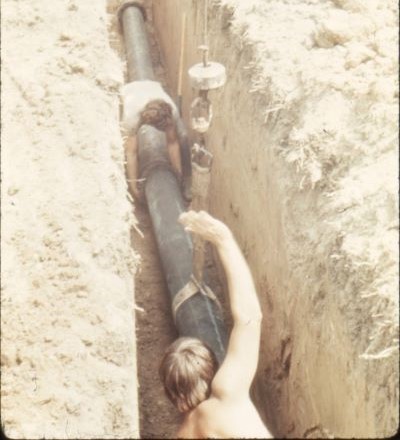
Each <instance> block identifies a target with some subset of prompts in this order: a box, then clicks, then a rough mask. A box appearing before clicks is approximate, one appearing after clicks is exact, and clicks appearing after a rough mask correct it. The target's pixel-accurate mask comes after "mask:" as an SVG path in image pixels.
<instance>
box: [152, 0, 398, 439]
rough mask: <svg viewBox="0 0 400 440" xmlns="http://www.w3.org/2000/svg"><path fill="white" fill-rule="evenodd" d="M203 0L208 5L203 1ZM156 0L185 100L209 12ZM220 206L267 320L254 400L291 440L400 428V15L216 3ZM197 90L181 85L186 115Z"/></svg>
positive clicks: (305, 3) (214, 135)
mask: <svg viewBox="0 0 400 440" xmlns="http://www.w3.org/2000/svg"><path fill="white" fill-rule="evenodd" d="M200 3H201V2H200ZM200 3H198V4H196V5H194V4H193V2H190V1H182V2H176V1H174V0H166V1H165V2H163V3H154V6H155V19H156V24H157V29H158V32H159V34H160V42H161V45H162V48H163V51H164V52H165V54H166V59H167V65H168V71H169V73H170V85H171V89H172V90H176V82H177V77H178V75H177V65H178V60H179V41H180V32H181V29H180V26H179V23H180V21H181V18H182V13H183V12H186V14H187V23H188V29H190V32H188V33H187V38H186V47H185V49H186V52H185V54H186V60H185V67H186V68H188V67H190V66H191V65H193V64H194V63H196V62H199V52H198V50H197V47H198V45H199V44H200V43H201V41H202V29H203V14H202V10H203V9H202V4H200ZM210 4H211V9H210V11H209V14H208V19H209V38H210V45H211V54H210V56H211V58H212V59H215V60H216V61H219V62H222V63H223V64H224V65H225V66H226V67H227V71H228V82H227V84H226V86H225V87H224V90H223V91H222V92H212V94H211V95H210V98H211V100H212V102H213V104H214V114H215V118H214V121H213V126H212V129H211V131H210V134H209V138H208V140H209V146H210V147H211V149H212V152H213V154H214V165H213V174H212V191H211V210H212V212H213V213H214V214H215V215H217V216H218V217H220V218H222V219H224V220H225V221H226V222H227V223H228V224H229V225H230V226H231V228H232V229H233V231H234V233H235V235H236V236H237V237H238V240H239V242H240V245H241V247H242V249H243V251H244V252H245V254H246V256H247V258H248V261H249V262H250V265H251V268H252V271H253V274H254V276H255V278H256V283H257V288H258V291H259V294H260V300H261V302H262V306H263V311H264V316H265V320H264V321H265V326H264V332H263V340H262V350H261V358H260V365H259V375H258V377H259V380H258V383H257V387H256V390H255V391H256V398H257V402H258V405H259V407H260V408H261V409H262V410H263V412H264V414H265V416H266V419H267V421H268V425H269V426H270V427H271V429H272V430H273V432H274V433H275V434H276V435H278V436H289V437H304V436H310V437H318V436H323V437H324V436H329V435H334V436H344V437H353V436H355V437H363V436H371V437H374V436H386V435H391V434H393V433H394V432H395V431H396V430H397V427H398V413H399V403H398V379H399V371H398V360H399V356H398V354H399V352H398V261H399V258H398V246H397V243H398V199H397V186H398V181H397V174H398V167H397V163H398V151H397V136H398V131H397V120H398V80H397V71H398V63H397V56H396V55H395V54H396V53H397V50H396V48H397V45H398V36H397V34H398V20H397V6H396V5H394V4H393V3H392V2H390V1H379V2H378V1H370V2H359V1H351V0H343V1H339V0H337V1H329V2H318V1H314V0H302V1H300V0H299V1H291V2H287V1H284V0H273V1H268V2H262V1H257V0H251V1H246V2H242V1H239V0H221V1H212V2H210ZM192 99H193V93H192V91H191V89H190V86H189V84H188V82H187V80H186V82H185V84H184V112H185V115H186V116H187V115H188V109H189V106H190V102H191V100H192Z"/></svg>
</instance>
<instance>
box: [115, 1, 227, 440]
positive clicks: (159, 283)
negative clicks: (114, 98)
mask: <svg viewBox="0 0 400 440" xmlns="http://www.w3.org/2000/svg"><path fill="white" fill-rule="evenodd" d="M115 3H116V2H113V1H112V0H111V1H109V3H108V8H107V12H108V13H109V14H110V15H111V16H110V20H111V22H110V28H109V40H110V45H111V47H112V48H113V49H114V50H115V51H116V52H117V53H118V55H119V57H120V58H121V60H122V61H123V62H125V50H124V42H123V36H122V34H121V32H120V30H119V26H118V22H117V19H116V14H117V10H118V4H115ZM117 3H120V2H117ZM149 3H150V4H149V5H147V7H146V13H147V21H146V28H147V32H148V33H147V35H148V38H149V43H150V48H151V56H152V61H153V69H154V72H155V75H156V80H157V81H159V82H160V83H161V84H162V85H163V87H164V88H165V90H166V91H167V92H168V93H169V92H170V90H169V88H168V84H167V73H166V72H165V70H164V67H163V64H162V56H161V53H160V50H159V46H158V44H157V40H156V36H155V30H154V28H153V19H152V10H151V2H149ZM124 76H125V82H126V81H127V72H126V71H125V72H124ZM171 96H173V95H172V94H171ZM134 213H135V217H136V219H137V221H138V228H139V230H140V232H141V234H140V233H139V232H137V231H136V230H134V229H132V231H131V245H132V247H133V248H134V250H135V252H137V253H138V254H139V255H140V259H141V261H140V267H139V270H138V272H137V274H136V276H135V292H134V295H135V304H136V307H137V309H136V346H137V374H138V384H139V385H138V387H139V388H138V397H139V424H140V437H141V438H174V437H175V435H176V432H177V430H178V427H179V424H180V421H181V416H180V414H179V413H178V411H177V410H176V408H175V407H174V406H173V405H172V403H171V402H170V401H169V400H168V399H167V398H166V396H165V394H164V390H163V387H162V384H161V381H160V379H159V375H158V368H159V364H160V361H161V358H162V356H163V353H164V351H165V349H166V348H167V347H168V345H169V344H170V343H172V342H173V341H174V340H175V339H176V338H177V337H178V334H177V332H176V329H175V327H174V324H173V321H172V316H171V312H170V307H171V306H170V301H169V292H168V290H167V286H166V282H165V278H164V275H163V272H162V269H161V262H160V259H159V256H158V250H157V245H156V241H155V237H154V234H153V230H152V224H151V218H150V215H149V212H148V210H147V207H146V205H145V204H144V203H143V204H142V203H135V207H134ZM204 272H205V275H204V276H205V281H206V283H207V284H208V285H209V286H210V287H211V288H212V290H213V291H214V293H215V294H216V295H217V296H218V298H219V299H220V302H221V304H222V306H223V308H224V309H225V306H226V302H225V295H224V294H223V287H222V285H221V282H220V280H219V277H218V269H217V266H216V264H215V262H214V257H213V254H212V250H211V248H210V247H209V246H207V247H206V260H205V270H204ZM225 315H226V314H225ZM225 320H226V319H225Z"/></svg>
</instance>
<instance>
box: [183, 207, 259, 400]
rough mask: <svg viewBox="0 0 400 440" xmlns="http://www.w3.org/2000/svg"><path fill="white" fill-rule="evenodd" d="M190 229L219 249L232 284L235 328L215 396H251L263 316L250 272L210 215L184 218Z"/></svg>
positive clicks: (228, 236) (224, 229) (229, 237)
mask: <svg viewBox="0 0 400 440" xmlns="http://www.w3.org/2000/svg"><path fill="white" fill-rule="evenodd" d="M180 220H181V222H182V223H183V224H184V225H185V227H186V229H187V230H189V231H191V232H194V233H196V234H199V235H200V236H202V237H203V238H204V239H206V240H209V241H211V242H212V243H213V244H214V245H215V246H216V248H217V250H218V253H219V256H220V258H221V261H222V264H223V266H224V269H225V272H226V277H227V281H228V289H229V299H230V304H231V311H232V317H233V329H232V333H231V336H230V339H229V344H228V349H227V354H226V357H225V359H224V361H223V363H222V365H221V367H220V368H219V370H218V372H217V374H216V375H215V377H214V380H213V383H212V394H213V395H214V396H215V397H217V398H220V399H240V398H242V397H244V396H248V393H249V389H250V385H251V383H252V381H253V378H254V375H255V373H256V369H257V364H258V352H259V347H260V333H261V320H262V313H261V308H260V305H259V302H258V298H257V294H256V290H255V287H254V282H253V278H252V276H251V273H250V269H249V267H248V266H247V263H246V261H245V259H244V257H243V255H242V253H241V251H240V249H239V246H238V245H237V243H236V241H235V239H234V237H233V235H232V233H231V232H230V230H229V229H228V227H227V226H226V225H225V224H223V223H222V222H220V221H218V220H216V219H214V218H213V217H211V216H210V215H209V214H207V213H206V212H204V211H202V212H199V213H196V212H193V211H190V212H188V213H184V214H182V215H181V217H180Z"/></svg>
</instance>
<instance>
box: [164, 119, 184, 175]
mask: <svg viewBox="0 0 400 440" xmlns="http://www.w3.org/2000/svg"><path fill="white" fill-rule="evenodd" d="M166 136H167V149H168V156H169V160H170V162H171V165H172V168H173V169H174V171H175V173H176V174H177V175H178V177H179V178H181V177H182V161H181V152H180V146H179V141H178V136H177V134H176V129H175V127H171V128H169V129H168V130H167V131H166Z"/></svg>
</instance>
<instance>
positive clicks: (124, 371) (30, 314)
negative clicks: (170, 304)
mask: <svg viewBox="0 0 400 440" xmlns="http://www.w3.org/2000/svg"><path fill="white" fill-rule="evenodd" d="M1 7H2V15H1V31H2V139H1V140H2V143H1V144H2V151H1V159H2V164H1V165H2V186H1V189H2V246H1V252H2V267H1V271H2V277H1V280H2V286H1V287H2V296H1V318H2V326H1V331H2V335H1V342H2V344H1V369H2V375H1V395H2V399H1V421H2V426H3V429H4V431H5V434H6V435H7V436H10V437H12V438H85V437H86V438H94V437H96V438H126V437H129V436H131V437H135V436H137V435H138V408H137V378H136V347H135V338H134V331H135V321H134V298H133V289H134V284H133V275H134V272H135V267H136V266H137V257H136V255H135V253H134V252H133V250H132V248H131V246H130V229H131V227H132V225H133V224H134V217H133V215H132V208H131V205H130V203H129V201H128V198H127V185H126V181H125V176H124V153H123V146H122V138H121V135H120V130H119V122H118V120H119V97H118V89H119V86H120V85H121V84H122V82H123V75H122V72H123V69H122V64H121V62H120V60H119V59H118V57H117V56H116V54H115V53H114V52H113V51H112V50H111V49H110V47H109V41H108V32H107V29H108V26H107V22H108V17H107V14H106V7H105V3H104V1H100V0H95V1H91V2H76V1H73V0H65V1H64V0H60V1H57V2H43V1H41V0H32V1H29V2H23V1H8V0H4V1H2V3H1Z"/></svg>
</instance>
